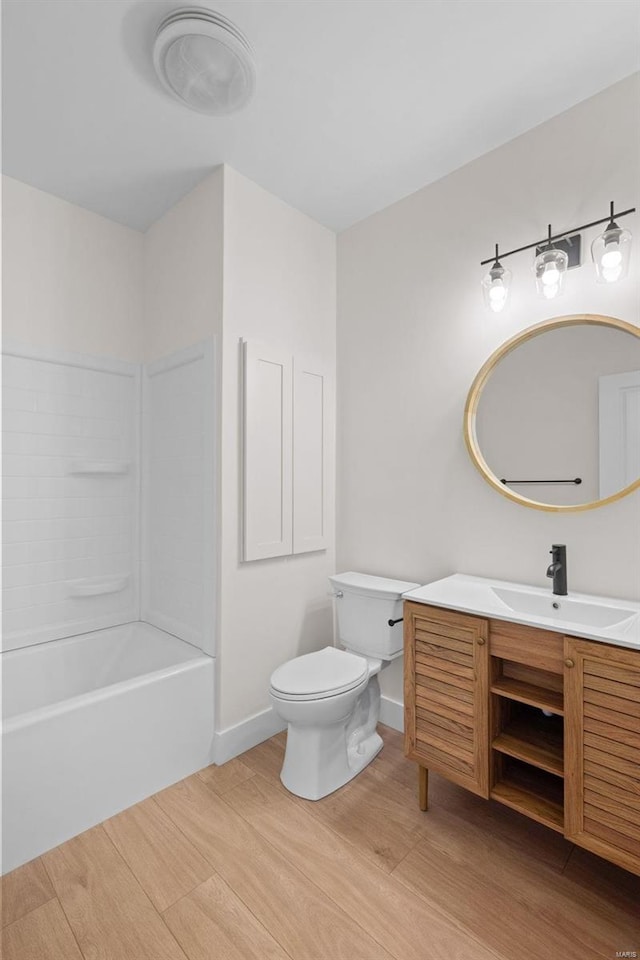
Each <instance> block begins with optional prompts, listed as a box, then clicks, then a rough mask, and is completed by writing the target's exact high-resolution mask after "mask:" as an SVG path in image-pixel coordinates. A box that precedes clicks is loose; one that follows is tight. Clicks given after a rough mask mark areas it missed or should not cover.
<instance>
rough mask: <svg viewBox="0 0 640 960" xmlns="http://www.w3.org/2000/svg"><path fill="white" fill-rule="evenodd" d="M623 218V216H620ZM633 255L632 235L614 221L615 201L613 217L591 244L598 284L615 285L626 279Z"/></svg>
mask: <svg viewBox="0 0 640 960" xmlns="http://www.w3.org/2000/svg"><path fill="white" fill-rule="evenodd" d="M618 216H621V214H618ZM630 254H631V233H630V232H629V230H623V229H622V227H619V226H618V224H617V223H616V222H615V220H614V212H613V201H611V215H610V218H609V223H608V224H607V226H606V228H605V230H604V233H601V234H600V236H599V237H596V238H595V240H594V241H593V243H592V244H591V256H592V257H593V262H594V263H595V265H596V279H597V281H598V283H615V282H616V280H622V278H623V277H626V275H627V272H628V270H629V256H630Z"/></svg>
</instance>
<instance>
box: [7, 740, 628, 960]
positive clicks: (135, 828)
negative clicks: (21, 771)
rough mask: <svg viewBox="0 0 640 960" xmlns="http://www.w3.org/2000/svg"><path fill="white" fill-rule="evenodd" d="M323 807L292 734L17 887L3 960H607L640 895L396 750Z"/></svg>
mask: <svg viewBox="0 0 640 960" xmlns="http://www.w3.org/2000/svg"><path fill="white" fill-rule="evenodd" d="M381 732H382V734H383V737H384V741H385V746H384V749H383V751H382V753H381V754H380V755H379V757H378V758H377V759H376V760H374V762H373V763H372V764H371V765H370V766H369V767H367V769H366V770H365V771H364V772H363V773H361V774H360V776H358V777H357V778H356V779H355V780H353V781H352V782H351V783H350V784H347V786H346V787H343V788H342V789H341V790H339V791H338V792H337V793H335V794H333V795H332V796H330V797H327V798H325V799H324V800H321V801H319V802H318V803H310V802H307V801H304V800H300V799H298V798H296V797H292V796H291V795H290V794H289V793H287V792H286V790H285V789H284V788H283V787H282V785H281V783H280V780H279V772H280V768H281V765H282V757H283V753H284V744H285V739H284V735H283V734H280V735H279V736H277V737H274V738H273V739H272V740H269V741H267V742H266V743H263V744H261V745H260V746H258V747H255V748H254V749H253V750H249V751H248V752H247V753H245V754H244V755H243V756H242V757H241V758H238V759H236V760H232V761H230V762H229V763H227V764H225V765H224V766H222V767H208V768H207V769H206V770H202V771H201V772H200V773H198V774H196V775H194V776H192V777H189V778H188V779H187V780H183V781H181V782H180V783H178V784H176V785H175V786H173V787H169V788H168V789H167V790H163V791H162V792H161V793H158V794H156V795H155V796H154V797H151V798H150V799H148V800H145V801H144V802H143V803H140V804H138V805H137V806H135V807H132V808H130V809H129V810H125V811H124V812H123V813H121V814H119V815H118V816H116V817H113V818H112V819H111V820H107V821H106V822H105V823H103V824H101V825H100V826H97V827H94V828H93V829H92V830H88V831H87V832H86V833H84V834H81V835H80V836H79V837H76V838H74V839H73V840H70V841H68V842H67V843H65V844H63V845H62V846H60V847H58V848H56V849H55V850H52V851H50V852H49V853H47V854H45V855H44V856H42V857H39V858H38V859H37V860H34V861H33V862H32V863H29V864H27V865H26V866H24V867H20V868H19V869H18V870H15V871H14V872H13V873H11V874H9V875H8V876H6V877H5V878H4V880H3V883H2V891H3V914H2V916H3V936H2V945H3V953H2V956H3V958H4V960H523V958H527V960H596V958H599V960H601V958H606V960H611V958H614V957H615V956H616V952H617V951H633V950H636V951H637V952H638V955H639V956H640V879H639V878H637V877H634V876H632V875H631V874H628V873H625V871H623V870H619V869H618V868H616V867H613V866H611V865H610V864H608V863H606V862H605V861H603V860H600V859H598V858H597V857H594V856H591V855H590V854H587V853H586V852H584V851H582V850H580V849H578V848H573V847H572V846H571V845H570V844H569V843H567V842H566V841H565V840H564V839H563V838H562V837H560V836H559V835H558V834H556V833H553V832H552V831H551V830H547V829H546V828H545V827H542V826H540V825H539V824H537V823H534V822H533V821H530V820H527V819H526V818H524V817H522V816H520V815H519V814H517V813H515V812H513V811H511V810H509V809H507V808H506V807H502V806H500V805H499V804H497V803H495V802H487V801H485V800H481V799H479V798H477V797H474V796H472V795H471V794H469V793H467V792H466V791H465V790H463V789H462V788H459V787H456V786H454V785H453V784H450V783H448V782H446V781H445V780H442V779H440V778H438V777H436V776H433V775H432V776H431V778H430V779H431V783H430V808H429V811H428V812H427V813H421V812H420V811H419V809H418V806H417V802H416V793H417V772H416V768H415V766H414V765H413V764H412V763H410V762H409V761H407V760H405V759H404V757H403V755H402V737H401V735H400V734H398V733H396V732H395V731H393V730H389V729H385V728H382V729H381Z"/></svg>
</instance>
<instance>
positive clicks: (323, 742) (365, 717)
mask: <svg viewBox="0 0 640 960" xmlns="http://www.w3.org/2000/svg"><path fill="white" fill-rule="evenodd" d="M329 580H330V581H331V584H332V586H333V590H334V596H335V598H336V604H337V606H336V610H337V617H338V636H339V639H340V642H341V643H342V645H343V646H344V647H346V649H345V650H338V649H337V648H336V647H325V648H324V650H319V651H318V652H317V653H308V654H305V655H304V656H302V657H296V659H295V660H289V661H288V662H287V663H284V664H283V665H282V666H281V667H278V669H277V670H275V671H274V673H273V675H272V677H271V688H270V690H269V695H270V698H271V703H272V704H273V707H274V709H275V711H276V713H277V714H278V715H279V716H280V717H282V719H283V720H286V721H287V723H288V725H289V727H288V733H287V749H286V753H285V757H284V765H283V767H282V772H281V774H280V779H281V780H282V782H283V784H284V785H285V787H286V788H287V790H290V791H291V793H295V794H296V795H297V796H299V797H304V798H305V799H306V800H320V798H321V797H326V796H327V794H329V793H333V791H334V790H337V789H338V787H341V786H343V784H345V783H347V782H348V781H349V780H351V779H352V778H353V777H355V776H356V774H357V773H359V772H360V771H361V770H362V769H363V768H364V767H366V765H367V764H368V763H370V762H371V760H373V758H374V757H375V756H376V754H377V753H379V751H380V750H381V749H382V740H381V738H380V736H379V735H378V734H377V733H376V726H377V723H378V717H379V714H380V687H379V684H378V677H377V674H378V673H379V672H380V670H381V669H383V668H384V667H385V666H387V664H389V663H390V662H391V660H395V659H396V658H397V657H400V656H402V649H403V647H402V622H401V618H402V599H401V598H402V594H403V593H406V592H407V591H408V590H414V589H415V588H416V587H418V586H420V584H417V583H405V582H404V581H402V580H387V579H385V578H383V577H371V576H368V575H367V574H364V573H341V574H336V575H335V576H333V577H329ZM389 621H395V622H394V623H390V622H389Z"/></svg>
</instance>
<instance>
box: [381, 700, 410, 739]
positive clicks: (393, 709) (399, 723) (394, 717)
mask: <svg viewBox="0 0 640 960" xmlns="http://www.w3.org/2000/svg"><path fill="white" fill-rule="evenodd" d="M380 723H384V724H385V726H387V727H391V728H392V729H393V730H398V731H399V732H400V733H402V732H403V730H404V704H403V703H400V701H399V700H392V699H391V698H390V697H380Z"/></svg>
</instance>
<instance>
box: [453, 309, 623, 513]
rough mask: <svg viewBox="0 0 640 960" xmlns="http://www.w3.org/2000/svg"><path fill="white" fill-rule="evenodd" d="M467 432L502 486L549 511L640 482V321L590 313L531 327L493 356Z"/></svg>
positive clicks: (578, 506)
mask: <svg viewBox="0 0 640 960" xmlns="http://www.w3.org/2000/svg"><path fill="white" fill-rule="evenodd" d="M464 433H465V441H466V444H467V448H468V450H469V453H470V454H471V458H472V460H473V461H474V463H475V465H476V466H477V467H478V469H479V470H480V472H481V473H482V475H483V477H484V478H485V480H487V481H488V482H489V483H490V484H491V486H492V487H494V488H495V489H496V490H499V491H500V493H502V494H503V495H504V496H506V497H508V498H509V499H511V500H515V501H516V502H517V503H522V504H525V505H526V506H528V507H534V508H536V509H539V510H558V511H560V510H589V509H591V508H592V507H597V506H600V505H602V504H604V503H610V502H611V501H612V500H617V499H618V498H619V497H623V496H625V494H627V493H630V492H631V491H632V490H635V489H636V488H637V487H638V486H640V327H636V326H634V325H633V324H630V323H626V322H625V321H624V320H617V319H615V318H614V317H601V316H593V315H590V314H584V315H578V316H570V317H558V318H556V319H553V320H547V321H545V322H544V323H540V324H537V325H536V326H534V327H530V328H529V329H528V330H524V331H523V332H522V333H519V334H518V335H517V336H515V337H513V338H512V339H511V340H508V341H507V342H506V343H505V344H503V346H502V347H500V349H499V350H496V352H495V353H494V354H493V356H491V357H490V358H489V360H487V362H486V363H485V365H484V366H483V367H482V369H481V370H480V372H479V373H478V375H477V377H476V378H475V380H474V382H473V385H472V387H471V390H470V391H469V396H468V398H467V405H466V408H465V423H464Z"/></svg>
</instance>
